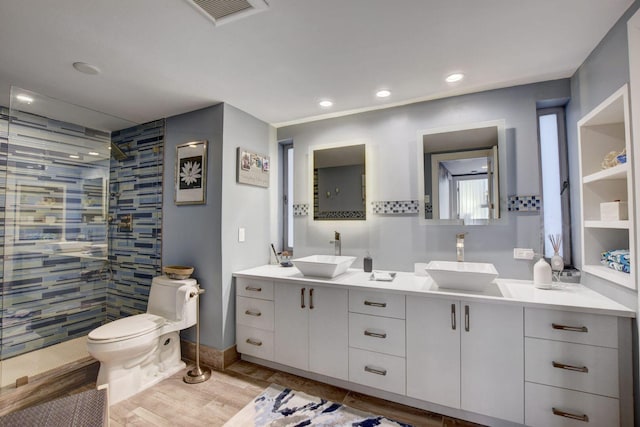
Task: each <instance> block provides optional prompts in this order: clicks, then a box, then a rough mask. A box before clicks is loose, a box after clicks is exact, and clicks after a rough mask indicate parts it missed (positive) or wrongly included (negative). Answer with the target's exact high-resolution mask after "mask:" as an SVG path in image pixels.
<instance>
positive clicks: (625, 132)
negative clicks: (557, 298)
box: [578, 85, 637, 289]
mask: <svg viewBox="0 0 640 427" xmlns="http://www.w3.org/2000/svg"><path fill="white" fill-rule="evenodd" d="M629 120H630V119H629V99H628V87H627V85H624V86H623V87H621V88H620V89H619V90H617V91H616V92H615V93H614V94H613V95H611V96H610V97H609V98H607V99H606V100H604V101H603V102H602V103H601V104H600V105H598V106H597V107H596V108H594V109H593V110H592V111H591V112H589V113H588V114H587V115H585V116H584V117H583V118H582V119H581V120H580V121H578V143H579V152H580V200H581V223H582V227H581V232H582V270H583V271H584V272H586V273H589V274H592V275H594V276H598V277H600V278H602V279H605V280H609V281H611V282H614V283H617V284H619V285H622V286H625V287H628V288H631V289H635V288H636V281H635V278H636V274H637V273H636V271H637V266H636V265H634V261H635V247H634V246H635V242H634V224H633V213H634V206H635V205H634V202H633V176H632V170H631V166H630V161H631V159H632V155H633V153H632V152H631V131H630V122H629ZM622 150H626V154H627V162H626V163H621V164H618V165H616V166H613V167H610V168H606V169H603V166H602V163H603V160H604V158H605V156H606V155H607V154H608V153H610V152H611V151H615V152H621V151H622ZM616 200H620V201H626V202H627V203H628V209H629V212H628V214H629V215H628V217H629V218H630V219H628V220H626V219H621V220H614V221H609V220H603V219H602V218H601V217H600V204H601V203H605V202H613V201H616ZM612 249H629V251H630V259H631V273H624V272H621V271H616V270H614V269H611V268H609V267H607V266H605V265H603V264H601V263H600V258H601V253H602V252H603V251H608V250H612Z"/></svg>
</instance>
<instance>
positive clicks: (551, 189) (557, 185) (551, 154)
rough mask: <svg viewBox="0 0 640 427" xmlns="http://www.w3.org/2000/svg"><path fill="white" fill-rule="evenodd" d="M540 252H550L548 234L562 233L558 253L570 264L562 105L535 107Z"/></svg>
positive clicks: (547, 253)
mask: <svg viewBox="0 0 640 427" xmlns="http://www.w3.org/2000/svg"><path fill="white" fill-rule="evenodd" d="M538 138H539V146H540V177H541V178H540V179H541V187H542V213H543V233H542V236H543V238H544V256H545V257H547V258H551V257H552V256H553V254H554V249H553V246H552V245H551V241H550V240H549V235H554V236H555V235H559V236H561V237H562V244H561V245H560V251H559V253H560V255H561V256H562V258H563V259H564V263H565V265H571V216H570V211H569V191H568V187H569V178H568V166H567V141H566V132H565V114H564V108H546V109H542V110H538Z"/></svg>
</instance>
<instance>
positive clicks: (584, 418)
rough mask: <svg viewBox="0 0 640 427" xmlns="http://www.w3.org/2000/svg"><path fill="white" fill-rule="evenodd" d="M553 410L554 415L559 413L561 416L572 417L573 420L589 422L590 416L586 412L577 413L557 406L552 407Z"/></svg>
mask: <svg viewBox="0 0 640 427" xmlns="http://www.w3.org/2000/svg"><path fill="white" fill-rule="evenodd" d="M551 410H552V411H553V415H557V416H559V417H565V418H571V419H572V420H578V421H584V422H585V423H588V422H589V417H588V416H587V415H586V414H582V415H576V414H572V413H570V412H565V411H561V410H560V409H556V408H551Z"/></svg>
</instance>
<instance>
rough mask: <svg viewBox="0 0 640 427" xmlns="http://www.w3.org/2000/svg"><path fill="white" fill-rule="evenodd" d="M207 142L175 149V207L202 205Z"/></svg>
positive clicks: (204, 194)
mask: <svg viewBox="0 0 640 427" xmlns="http://www.w3.org/2000/svg"><path fill="white" fill-rule="evenodd" d="M206 172H207V141H191V142H186V143H184V144H180V145H178V146H177V147H176V184H175V185H176V194H175V203H176V205H203V204H205V203H206V195H207V174H206Z"/></svg>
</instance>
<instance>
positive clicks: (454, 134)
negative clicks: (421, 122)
mask: <svg viewBox="0 0 640 427" xmlns="http://www.w3.org/2000/svg"><path fill="white" fill-rule="evenodd" d="M500 147H502V149H504V121H502V120H499V121H492V122H482V123H477V124H469V125H461V126H456V127H451V128H446V129H445V128H442V129H433V130H428V131H422V132H419V135H418V151H419V153H418V157H419V160H418V161H419V168H418V169H419V171H422V174H421V175H420V180H421V181H420V184H422V185H421V187H422V191H421V194H422V195H423V200H422V201H421V202H422V203H421V211H422V212H423V214H422V216H421V217H422V218H424V219H425V220H429V221H433V222H436V223H449V224H466V225H469V224H486V223H489V222H490V221H492V220H496V219H498V218H500V180H499V177H500V173H499V164H500V162H499V149H500Z"/></svg>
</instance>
